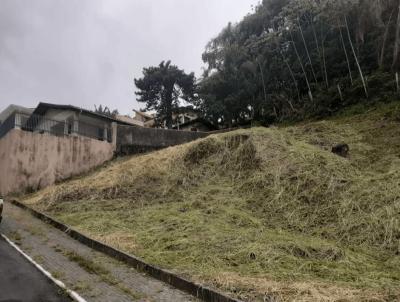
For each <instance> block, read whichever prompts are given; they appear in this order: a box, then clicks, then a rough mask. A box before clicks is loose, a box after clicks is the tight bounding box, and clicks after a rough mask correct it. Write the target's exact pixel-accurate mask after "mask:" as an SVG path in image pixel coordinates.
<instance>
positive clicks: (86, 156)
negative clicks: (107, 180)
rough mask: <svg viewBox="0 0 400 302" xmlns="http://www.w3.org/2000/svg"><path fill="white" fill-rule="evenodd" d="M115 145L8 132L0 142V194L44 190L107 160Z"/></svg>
mask: <svg viewBox="0 0 400 302" xmlns="http://www.w3.org/2000/svg"><path fill="white" fill-rule="evenodd" d="M114 151H115V145H114V144H110V143H107V142H103V141H99V140H94V139H89V138H85V137H79V136H65V137H57V136H53V135H48V134H38V133H32V132H26V131H21V130H19V129H13V130H11V131H10V132H9V133H8V134H7V135H6V136H4V137H3V138H2V139H1V140H0V194H2V195H5V194H9V193H11V192H24V191H28V190H32V189H33V190H34V189H37V188H43V187H45V186H48V185H51V184H53V183H54V182H56V181H59V180H62V179H65V178H68V177H71V176H74V175H78V174H81V173H84V172H87V171H89V170H90V169H92V168H94V167H97V166H99V165H101V164H103V163H104V162H106V161H108V160H110V159H111V158H112V157H113V155H114Z"/></svg>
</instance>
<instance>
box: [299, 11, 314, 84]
mask: <svg viewBox="0 0 400 302" xmlns="http://www.w3.org/2000/svg"><path fill="white" fill-rule="evenodd" d="M297 23H298V25H299V29H300V34H301V39H302V40H303V43H304V48H305V49H306V53H307V57H308V61H309V63H310V67H311V72H312V74H313V77H314V81H315V84H318V81H317V77H316V75H315V71H314V67H313V64H312V61H311V56H310V52H309V51H308V47H307V42H306V39H305V38H304V34H303V29H302V27H301V24H300V19H297Z"/></svg>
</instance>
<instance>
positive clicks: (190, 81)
mask: <svg viewBox="0 0 400 302" xmlns="http://www.w3.org/2000/svg"><path fill="white" fill-rule="evenodd" d="M195 81H196V79H195V76H194V73H190V74H186V73H185V72H184V71H183V70H181V69H179V68H178V67H177V66H175V65H171V61H167V62H164V61H163V62H161V63H160V65H158V66H156V67H148V68H144V69H143V77H142V78H140V79H135V85H136V87H137V88H138V89H139V90H138V91H137V92H136V95H137V96H138V97H139V98H138V99H137V101H138V102H143V103H146V110H155V111H156V112H157V116H158V118H159V119H160V118H161V119H163V120H165V121H166V126H167V128H169V129H170V128H172V112H173V110H174V109H176V108H177V107H179V104H180V101H181V100H185V101H187V102H194V101H195Z"/></svg>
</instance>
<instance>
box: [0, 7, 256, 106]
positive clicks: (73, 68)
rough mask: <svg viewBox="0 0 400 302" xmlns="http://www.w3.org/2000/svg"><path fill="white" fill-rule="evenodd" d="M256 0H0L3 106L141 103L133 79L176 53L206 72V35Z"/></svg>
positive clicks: (184, 63) (190, 67)
mask: <svg viewBox="0 0 400 302" xmlns="http://www.w3.org/2000/svg"><path fill="white" fill-rule="evenodd" d="M256 3H258V0H0V111H1V110H3V109H4V108H5V107H6V106H8V105H9V104H19V105H24V106H28V107H35V106H36V104H37V103H38V102H40V101H44V102H52V103H59V104H71V105H76V106H80V107H84V108H87V109H93V107H94V104H103V105H108V106H109V107H111V109H115V108H116V109H118V110H119V111H120V113H123V114H128V113H129V114H130V113H131V111H132V109H133V108H136V109H138V108H140V107H141V106H143V104H138V103H137V102H136V98H135V95H134V91H135V87H134V83H133V79H134V78H135V77H136V78H137V77H140V76H141V71H142V68H143V67H146V66H151V65H158V64H159V63H160V62H161V61H162V60H168V59H170V60H172V62H173V63H174V64H176V65H178V66H179V67H180V68H183V69H185V71H186V72H192V71H194V72H195V73H196V76H200V74H201V68H202V66H203V63H202V61H201V54H202V52H203V50H204V47H205V45H206V43H207V42H208V41H209V40H210V39H211V38H212V37H214V36H216V35H217V34H218V33H219V32H220V30H221V29H222V28H223V27H224V26H225V25H226V24H227V23H228V22H230V21H231V22H237V21H240V20H241V19H242V18H243V17H244V16H245V15H246V14H247V13H249V12H250V11H251V7H252V5H254V4H256Z"/></svg>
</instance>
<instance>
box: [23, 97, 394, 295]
mask: <svg viewBox="0 0 400 302" xmlns="http://www.w3.org/2000/svg"><path fill="white" fill-rule="evenodd" d="M342 142H344V143H347V144H349V146H350V155H349V157H347V158H343V157H340V156H337V155H335V154H333V153H332V152H331V147H332V145H334V144H337V143H342ZM24 202H26V203H27V204H30V205H32V206H34V207H35V208H37V209H39V210H42V211H45V212H46V213H49V214H51V215H53V216H55V217H57V218H58V219H60V220H62V221H64V222H66V223H68V224H70V225H72V226H73V227H75V228H77V229H79V230H81V231H83V232H85V233H87V234H89V235H90V236H92V237H94V238H96V239H99V240H101V241H104V242H106V243H108V244H111V245H114V246H116V247H117V248H120V249H123V250H125V251H127V252H129V253H133V254H136V255H138V256H141V257H143V258H144V259H146V260H147V261H149V262H151V263H154V264H157V265H160V266H162V267H165V268H168V269H172V270H175V271H176V272H178V273H180V274H182V275H185V276H188V277H190V278H192V279H194V280H197V281H201V282H204V283H207V284H209V285H212V286H215V287H218V288H220V289H221V290H224V291H227V292H230V293H231V294H232V295H234V296H236V297H239V298H241V299H243V300H248V301H263V297H264V293H266V292H267V293H272V294H274V295H275V296H276V297H279V298H280V300H281V301H293V300H296V301H337V300H341V301H347V300H348V301H397V300H399V299H400V286H399V284H400V256H399V254H400V244H399V240H400V104H399V103H391V104H387V105H382V106H380V107H378V108H375V109H371V110H370V111H369V112H364V113H362V114H352V115H349V116H345V115H342V116H341V117H336V118H333V119H330V120H326V121H320V122H310V123H304V124H301V125H296V126H290V127H281V128H269V129H266V128H253V129H251V130H240V131H235V132H231V133H226V134H220V135H215V136H210V137H208V138H206V139H202V140H199V141H196V142H193V143H189V144H186V145H182V146H178V147H173V148H169V149H166V150H162V151H159V152H155V153H151V154H148V155H143V156H136V157H131V158H124V159H118V160H116V161H114V162H113V163H111V164H109V165H108V166H106V167H104V168H103V169H100V170H98V171H96V172H94V173H92V174H91V175H88V176H85V177H82V178H80V179H75V180H71V181H67V182H65V183H62V184H59V185H56V186H53V187H51V188H48V189H45V190H43V191H40V192H38V193H35V194H33V195H30V196H26V197H25V198H24Z"/></svg>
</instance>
